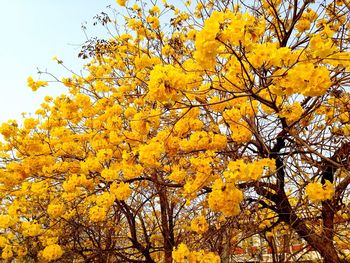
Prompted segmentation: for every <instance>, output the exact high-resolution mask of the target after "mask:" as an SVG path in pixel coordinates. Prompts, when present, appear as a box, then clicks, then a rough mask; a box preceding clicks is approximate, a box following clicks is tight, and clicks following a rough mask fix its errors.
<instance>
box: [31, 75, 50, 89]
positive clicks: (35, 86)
mask: <svg viewBox="0 0 350 263" xmlns="http://www.w3.org/2000/svg"><path fill="white" fill-rule="evenodd" d="M27 85H28V87H30V88H31V89H32V90H33V91H36V90H37V89H38V88H40V87H45V86H47V85H48V83H47V81H42V80H38V81H34V80H33V78H32V77H28V79H27Z"/></svg>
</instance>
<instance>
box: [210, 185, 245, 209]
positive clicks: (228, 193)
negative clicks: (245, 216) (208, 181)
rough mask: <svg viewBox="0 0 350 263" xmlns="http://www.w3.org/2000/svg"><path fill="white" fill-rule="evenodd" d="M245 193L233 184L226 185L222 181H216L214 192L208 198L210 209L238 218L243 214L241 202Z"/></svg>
mask: <svg viewBox="0 0 350 263" xmlns="http://www.w3.org/2000/svg"><path fill="white" fill-rule="evenodd" d="M242 200H243V193H242V192H241V191H240V190H239V189H237V188H236V187H235V185H234V184H233V183H232V182H227V183H224V182H223V181H222V180H221V179H217V180H215V182H214V184H213V187H212V192H211V193H210V194H209V196H208V203H209V207H210V208H211V209H213V210H214V211H217V212H222V213H223V214H224V215H225V216H236V215H238V214H239V213H240V212H241V209H240V206H239V205H240V202H242Z"/></svg>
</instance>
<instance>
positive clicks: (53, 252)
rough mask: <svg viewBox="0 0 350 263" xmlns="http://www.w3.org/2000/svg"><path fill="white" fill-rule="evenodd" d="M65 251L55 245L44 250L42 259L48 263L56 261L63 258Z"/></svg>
mask: <svg viewBox="0 0 350 263" xmlns="http://www.w3.org/2000/svg"><path fill="white" fill-rule="evenodd" d="M63 253H64V252H63V250H62V248H61V246H60V245H57V244H53V245H49V246H47V247H45V248H44V250H43V251H42V257H43V258H44V259H45V260H47V261H49V262H50V261H54V260H57V259H59V258H61V257H62V255H63Z"/></svg>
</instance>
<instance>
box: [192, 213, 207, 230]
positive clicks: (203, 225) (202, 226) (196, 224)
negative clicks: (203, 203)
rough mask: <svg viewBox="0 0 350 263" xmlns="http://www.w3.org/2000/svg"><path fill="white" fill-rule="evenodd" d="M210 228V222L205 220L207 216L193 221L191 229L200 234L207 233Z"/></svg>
mask: <svg viewBox="0 0 350 263" xmlns="http://www.w3.org/2000/svg"><path fill="white" fill-rule="evenodd" d="M208 228H209V225H208V222H207V220H206V219H205V216H203V215H201V216H198V217H196V218H195V219H193V220H192V221H191V229H192V230H193V231H195V232H197V233H198V234H203V233H205V232H206V231H207V230H208Z"/></svg>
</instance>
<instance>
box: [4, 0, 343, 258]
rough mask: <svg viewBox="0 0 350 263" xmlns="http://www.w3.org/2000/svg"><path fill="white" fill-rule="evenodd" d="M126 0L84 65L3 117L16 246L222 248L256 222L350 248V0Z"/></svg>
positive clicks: (39, 253)
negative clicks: (22, 112) (179, 2)
mask: <svg viewBox="0 0 350 263" xmlns="http://www.w3.org/2000/svg"><path fill="white" fill-rule="evenodd" d="M117 2H118V3H119V4H120V5H121V6H120V7H118V8H123V10H124V11H127V13H128V15H127V16H126V17H125V30H124V29H123V30H122V29H120V28H121V27H120V28H119V29H118V28H116V29H117V33H116V34H115V36H113V37H112V38H111V39H109V40H108V41H107V40H105V41H95V42H91V43H95V44H94V45H93V46H91V45H92V44H91V45H86V50H87V53H86V54H85V53H84V51H82V53H80V54H79V55H80V56H82V57H85V58H87V57H89V62H88V63H87V64H86V66H85V71H86V74H84V75H81V76H80V75H77V74H74V75H72V76H71V77H69V78H65V79H62V80H61V81H60V82H62V83H63V85H64V86H66V87H67V88H68V92H67V93H66V94H63V95H61V96H58V97H56V98H51V97H49V96H48V97H46V98H45V102H44V103H43V104H42V105H41V108H40V109H38V110H37V111H36V113H35V115H33V116H32V117H27V118H26V119H25V120H24V121H23V124H22V123H21V124H18V123H17V122H16V121H9V122H8V123H4V124H2V125H1V128H0V132H1V134H2V136H3V142H2V143H1V145H0V149H1V161H2V167H1V169H0V198H1V203H2V205H1V208H0V209H1V215H0V228H1V235H0V247H1V251H2V252H1V253H2V258H3V259H4V260H8V261H11V260H14V259H18V260H23V261H25V262H30V261H31V260H32V261H45V262H48V261H55V260H58V261H60V262H73V261H74V262H172V260H175V261H176V262H219V261H220V260H222V261H227V260H230V259H233V258H234V257H235V252H234V251H235V250H236V249H237V248H240V247H242V244H246V243H245V241H246V240H248V239H249V238H250V237H251V236H253V235H256V234H257V235H260V237H261V238H262V239H264V240H265V241H266V246H267V247H270V249H271V250H272V251H273V253H274V257H273V259H274V261H275V262H284V260H288V258H289V259H290V258H292V257H294V256H296V255H291V252H288V251H286V250H285V248H286V247H289V246H290V244H292V243H293V242H295V241H296V240H300V239H303V240H304V241H305V242H306V243H307V244H308V245H309V246H310V247H311V248H312V249H313V250H315V251H318V252H319V254H320V255H321V256H322V257H323V258H324V259H325V261H326V262H340V260H341V258H348V259H349V257H350V256H349V254H346V253H349V251H346V250H345V248H346V244H349V243H350V240H349V228H348V226H349V218H350V216H349V215H350V214H349V213H350V211H349V201H350V200H349V183H350V175H349V146H350V144H349V135H350V122H349V118H350V114H349V107H350V106H349V105H350V94H349V90H348V85H349V77H350V74H349V70H350V53H349V51H348V49H349V39H348V34H349V28H350V26H349V25H350V24H349V11H350V9H349V8H350V4H349V3H348V2H347V1H345V0H344V1H341V0H340V1H333V2H330V3H327V2H321V3H319V2H317V3H313V1H309V0H305V1H291V0H288V1H279V0H260V1H254V4H253V1H251V2H246V1H244V2H242V3H241V4H233V1H224V0H221V1H212V0H206V1H198V2H197V3H190V2H189V1H188V2H186V3H185V6H184V7H181V8H179V9H178V8H176V7H175V6H173V5H171V4H168V3H166V1H162V3H161V4H158V5H146V4H145V3H143V2H140V1H136V2H135V3H131V2H132V1H129V2H126V1H120V0H118V1H117ZM328 2H329V1H328ZM185 10H187V11H185ZM103 15H104V19H103V24H104V25H105V26H108V25H110V24H112V23H114V22H115V21H113V19H111V18H108V19H107V18H106V14H105V13H103ZM119 21H120V20H119ZM166 21H169V23H166ZM91 47H93V49H91ZM57 62H58V63H59V64H61V65H63V61H61V60H57ZM28 85H29V86H30V87H31V88H32V89H33V90H36V89H38V88H39V87H41V86H46V85H48V82H46V81H41V80H40V81H34V80H33V79H32V78H29V79H28ZM344 245H345V246H344ZM299 252H300V253H303V250H301V251H299Z"/></svg>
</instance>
